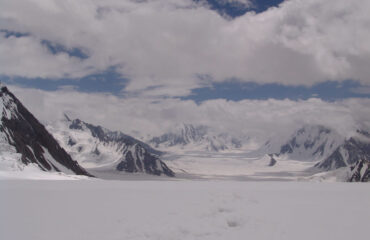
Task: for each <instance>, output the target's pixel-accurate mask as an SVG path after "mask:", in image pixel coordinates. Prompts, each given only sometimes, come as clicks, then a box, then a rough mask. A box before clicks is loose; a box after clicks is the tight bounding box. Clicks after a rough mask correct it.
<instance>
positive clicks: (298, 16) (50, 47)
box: [0, 0, 370, 135]
mask: <svg viewBox="0 0 370 240" xmlns="http://www.w3.org/2000/svg"><path fill="white" fill-rule="evenodd" d="M0 5H1V6H2V7H1V8H0V81H2V82H3V83H5V84H7V85H9V86H10V88H11V89H12V88H13V89H14V91H16V92H17V93H18V97H19V98H21V99H24V100H26V101H27V102H26V105H27V106H28V107H29V108H30V109H31V110H33V111H35V112H37V114H38V116H39V117H40V118H41V119H42V120H43V121H49V120H52V119H54V118H55V116H56V115H57V116H59V115H60V114H61V113H62V112H65V111H68V112H70V113H71V114H72V115H75V116H76V117H80V118H87V119H89V120H90V121H91V122H94V123H97V124H101V125H106V126H108V127H111V128H114V129H119V130H123V131H126V132H129V133H135V132H144V133H145V134H158V132H159V131H165V130H166V129H169V128H170V127H171V126H172V125H175V124H178V123H180V122H194V123H195V124H200V123H202V124H206V125H210V124H211V125H212V124H214V125H217V126H218V128H221V129H222V130H225V131H226V130H227V131H235V132H238V131H237V130H236V129H238V128H241V127H242V126H243V128H244V129H246V130H245V131H246V132H251V131H254V129H256V128H258V129H260V128H262V127H261V126H265V125H266V124H270V125H271V124H273V123H274V121H276V116H273V115H272V113H274V114H275V115H276V114H277V112H282V114H279V115H281V125H284V126H285V125H286V126H287V128H289V127H290V128H293V127H296V126H299V125H301V124H304V123H326V124H328V125H335V126H336V128H338V129H340V128H341V126H344V125H346V126H347V125H348V126H347V127H344V129H352V130H353V129H354V128H358V127H359V126H367V124H369V121H370V120H369V118H370V116H369V114H366V112H370V111H369V110H370V109H369V104H367V103H368V101H369V98H370V68H369V66H370V44H368V43H369V42H370V16H369V14H368V13H369V12H370V2H369V1H367V0H356V1H348V0H326V1H322V0H285V1H283V0H270V1H269V0H125V1H121V0H106V1H101V0H74V1H72V0H66V1H57V0H17V1H13V0H0ZM31 93H37V94H38V95H39V96H38V97H35V96H33V97H32V95H30V94H31ZM30 96H31V97H30ZM63 96H69V97H70V99H63ZM59 98H60V99H59ZM51 99H59V100H51ZM84 99H89V100H90V101H91V103H90V104H92V103H93V102H94V103H95V102H96V101H99V104H96V108H93V106H92V107H89V106H88V107H87V106H86V104H87V105H89V103H88V102H86V101H85V100H84ZM47 102H54V105H53V106H50V104H48V103H47ZM313 103H314V104H313ZM127 104H130V106H127ZM351 104H353V105H356V106H352V105H351ZM108 105H110V106H108ZM211 105H212V107H211V108H212V109H217V111H215V112H212V113H209V115H207V114H203V113H199V111H206V110H204V108H205V107H204V106H208V107H209V106H211ZM40 106H43V107H44V109H41V110H40ZM231 106H232V107H231ZM246 106H248V107H249V108H246ZM303 106H304V107H303ZM328 106H330V109H331V110H330V111H328V114H329V113H333V115H328V116H326V118H327V119H325V120H323V118H324V117H323V116H320V117H317V115H315V114H318V112H321V111H322V110H323V109H327V108H328ZM358 106H362V109H358ZM98 107H99V109H98ZM256 107H258V111H257V110H256ZM131 108H132V109H131ZM175 108H177V109H175ZM231 108H232V109H234V108H235V110H231ZM270 108H273V109H274V111H272V110H271V109H270ZM287 108H288V109H289V108H292V109H296V108H302V109H305V111H306V114H305V115H302V114H301V115H300V116H299V117H298V116H292V115H291V114H290V113H288V112H287V111H289V110H287ZM133 109H134V110H135V111H134V110H133ZM144 109H146V110H144ZM151 109H155V110H156V112H155V111H154V110H151ZM236 109H238V110H236ZM338 109H341V110H340V111H339V110H338ZM56 110H57V112H58V114H57V113H56V112H55V111H56ZM166 110H167V112H166ZM275 110H276V112H275ZM242 111H248V112H256V114H255V116H253V114H251V115H250V116H248V117H246V116H244V118H243V117H241V115H243V114H241V112H242ZM97 112H101V114H97ZM206 112H207V111H206ZM216 112H217V113H216ZM258 112H265V113H264V114H265V115H266V116H265V118H266V119H267V118H269V119H271V120H270V123H268V121H267V122H265V123H264V124H265V125H261V126H258V124H257V123H256V124H250V125H251V126H253V127H246V126H244V125H245V124H244V122H246V121H252V120H251V119H252V118H253V117H255V118H258V116H259V115H261V114H262V113H258ZM293 112H294V111H293ZM48 113H50V114H48ZM108 113H109V114H108ZM159 113H161V114H159ZM237 113H240V115H238V114H237ZM268 113H269V114H268ZM125 114H130V115H129V116H127V115H125ZM284 114H285V115H284ZM189 115H190V116H194V117H193V118H189V117H188V116H189ZM224 115H226V116H229V117H228V118H225V116H224ZM267 115H269V117H267ZM308 115H309V117H307V116H308ZM297 117H298V118H299V119H297ZM334 118H339V119H334ZM148 119H149V120H150V121H148ZM215 119H220V121H215ZM221 119H222V121H221ZM272 119H275V120H272ZM283 119H290V120H289V121H288V120H283ZM292 119H294V120H292ZM307 119H312V120H310V121H311V122H310V121H308V120H307ZM315 119H320V121H319V120H317V121H316V120H315ZM349 119H350V120H349ZM339 120H341V121H340V123H339V122H338V123H333V122H337V121H339ZM131 121H134V122H135V124H133V123H132V122H131ZM214 122H218V124H215V123H214ZM241 122H243V123H241ZM139 123H141V124H139ZM247 125H248V124H247ZM235 126H237V127H235ZM369 126H370V125H369ZM264 129H265V127H264ZM282 129H285V128H282ZM268 131H271V129H269V130H266V129H265V130H264V134H265V135H266V132H268ZM141 134H142V133H141Z"/></svg>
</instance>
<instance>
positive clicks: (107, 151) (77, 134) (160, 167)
mask: <svg viewBox="0 0 370 240" xmlns="http://www.w3.org/2000/svg"><path fill="white" fill-rule="evenodd" d="M48 128H49V130H50V131H51V132H52V133H53V134H54V136H55V137H56V138H57V139H58V140H59V141H60V143H61V144H62V145H63V146H64V147H65V148H66V149H67V151H68V152H69V153H70V154H71V155H72V156H73V157H74V158H75V159H76V160H77V161H78V162H79V163H80V164H81V165H83V166H85V167H86V168H100V169H106V170H108V171H125V172H129V173H135V172H142V173H148V174H153V175H161V174H164V175H166V176H174V173H173V171H172V170H171V169H170V168H168V167H167V165H166V164H165V163H164V162H163V161H161V160H160V157H159V156H160V155H161V152H160V151H157V150H155V149H153V148H152V147H150V146H149V145H148V144H146V143H143V142H141V141H139V140H137V139H135V138H133V137H131V136H128V135H126V134H123V133H122V132H118V131H110V130H108V129H106V128H103V127H101V126H95V125H92V124H89V123H86V122H84V121H81V120H80V119H74V120H71V119H69V118H68V117H67V116H66V119H65V120H64V121H62V122H60V123H59V124H58V125H57V126H49V127H48Z"/></svg>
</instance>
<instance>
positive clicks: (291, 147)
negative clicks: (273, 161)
mask: <svg viewBox="0 0 370 240" xmlns="http://www.w3.org/2000/svg"><path fill="white" fill-rule="evenodd" d="M343 141H344V137H343V136H341V135H340V134H339V133H337V132H336V131H335V130H333V129H330V128H328V127H325V126H321V125H305V126H303V127H302V128H300V129H298V130H296V131H295V132H294V133H293V134H292V135H291V137H290V139H289V140H288V141H287V142H286V143H285V144H283V145H282V146H281V147H280V151H279V155H287V156H289V158H290V159H295V160H304V161H317V160H320V159H324V158H325V157H327V156H328V155H330V154H331V153H332V152H333V151H334V150H335V149H336V148H337V147H338V146H339V145H340V144H342V143H343Z"/></svg>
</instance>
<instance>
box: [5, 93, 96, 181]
mask: <svg viewBox="0 0 370 240" xmlns="http://www.w3.org/2000/svg"><path fill="white" fill-rule="evenodd" d="M0 87H1V90H0V107H1V110H0V111H1V112H0V114H1V123H0V151H1V153H0V161H1V162H0V167H1V169H2V170H14V168H18V169H20V170H21V169H23V168H24V166H26V165H34V166H37V167H38V168H40V169H41V170H43V171H50V172H63V173H66V174H77V175H86V176H92V175H91V174H89V173H88V172H87V171H86V170H85V169H84V168H82V167H81V166H80V165H79V164H78V162H76V161H74V160H73V159H72V158H71V156H70V155H69V154H68V153H67V152H66V151H65V150H64V149H63V148H62V147H61V146H60V145H59V144H58V142H57V141H56V140H55V139H54V138H53V136H52V135H51V134H50V133H49V132H48V131H47V130H46V129H45V127H44V126H43V125H42V124H41V123H40V122H39V121H38V120H37V119H36V118H35V117H34V116H33V115H32V114H31V113H30V112H29V111H28V110H27V109H26V108H25V107H24V106H23V104H22V103H21V102H20V101H19V100H18V99H17V98H16V97H15V96H14V95H13V94H12V93H11V92H10V91H9V90H8V88H7V87H5V86H0ZM12 168H13V169H12Z"/></svg>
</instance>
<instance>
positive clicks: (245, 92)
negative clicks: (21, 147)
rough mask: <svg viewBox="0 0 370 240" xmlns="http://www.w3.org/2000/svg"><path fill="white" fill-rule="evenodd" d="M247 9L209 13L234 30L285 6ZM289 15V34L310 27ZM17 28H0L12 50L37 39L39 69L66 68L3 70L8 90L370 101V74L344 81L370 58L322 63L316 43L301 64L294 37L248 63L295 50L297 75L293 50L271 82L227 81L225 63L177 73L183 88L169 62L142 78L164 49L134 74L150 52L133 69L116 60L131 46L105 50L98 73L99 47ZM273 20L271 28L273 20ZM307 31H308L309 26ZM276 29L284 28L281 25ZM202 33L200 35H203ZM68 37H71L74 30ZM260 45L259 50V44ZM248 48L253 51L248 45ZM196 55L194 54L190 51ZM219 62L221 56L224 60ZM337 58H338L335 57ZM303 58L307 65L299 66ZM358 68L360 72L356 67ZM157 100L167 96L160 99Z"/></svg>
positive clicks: (275, 0)
mask: <svg viewBox="0 0 370 240" xmlns="http://www.w3.org/2000/svg"><path fill="white" fill-rule="evenodd" d="M194 1H195V2H202V1H198V0H194ZM158 2H160V1H158ZM245 2H246V1H224V0H222V1H221V0H208V4H209V5H208V6H209V7H210V9H211V10H212V11H216V12H218V13H219V14H220V15H221V16H223V17H225V16H226V15H227V16H228V17H229V18H228V19H227V20H225V23H223V22H222V21H223V20H220V19H216V18H215V20H214V21H215V22H220V23H221V24H225V26H227V25H228V24H229V23H227V22H228V21H229V22H233V21H234V22H236V21H239V20H237V19H239V18H240V19H241V18H242V17H244V15H245V14H246V13H248V12H251V11H253V12H256V13H257V15H256V17H253V16H252V17H250V16H249V17H246V20H248V21H250V20H252V21H250V22H253V18H254V19H259V18H258V15H260V14H263V13H264V12H266V11H268V9H269V8H271V7H279V4H281V3H282V2H283V1H282V0H271V1H268V0H261V1H257V0H254V1H252V2H250V3H247V4H245ZM313 2H314V1H313ZM135 4H146V3H135ZM184 4H185V3H184ZM297 6H299V5H298V3H297ZM303 7H306V6H303ZM303 7H302V9H303ZM308 7H311V6H310V5H308ZM150 8H153V9H156V8H158V6H157V5H153V6H150ZM285 8H286V9H287V10H285V12H287V13H285V12H284V11H283V10H281V12H282V13H284V14H286V15H287V17H286V19H287V20H286V23H285V22H284V24H286V25H287V26H288V27H289V28H286V29H287V30H289V31H291V29H293V30H294V31H296V29H295V27H296V26H295V25H296V24H298V23H299V24H301V23H300V22H301V21H302V22H303V23H304V24H307V23H305V21H306V20H305V19H303V20H302V19H299V17H300V14H299V13H297V16H296V15H295V13H294V12H293V13H291V12H289V11H293V10H289V8H288V7H285ZM148 9H149V8H148ZM292 9H295V8H292ZM297 9H299V7H297ZM113 11H114V9H113V8H112V7H108V6H107V7H105V8H101V9H100V10H99V11H98V10H97V12H98V13H100V14H102V16H100V17H101V18H104V17H106V16H105V15H104V14H112V12H113ZM302 12H306V11H305V10H304V9H303V10H302ZM204 13H205V14H207V11H206V10H204ZM180 14H183V12H180ZM202 14H203V12H202ZM0 16H1V15H0ZM73 17H74V15H73ZM155 17H156V16H155ZM202 17H203V16H202ZM209 17H211V16H208V18H209ZM325 17H326V16H324V19H325ZM265 18H266V17H265ZM265 18H261V19H262V20H263V21H265V20H264V19H265ZM19 19H22V18H21V17H20V18H19ZM153 19H154V17H153ZM201 19H203V18H201ZM205 19H207V16H205ZM233 19H234V20H233ZM266 19H267V18H266ZM292 19H293V20H292ZM19 21H20V22H19V24H18V25H14V26H13V25H12V24H13V23H11V22H10V23H11V24H9V27H7V25H6V24H2V25H1V26H0V29H1V30H0V33H1V34H2V35H3V40H4V41H7V42H8V43H9V42H10V43H11V42H12V41H17V39H18V40H19V41H22V40H24V39H32V40H36V41H38V44H39V45H38V46H36V47H37V49H38V50H40V49H41V50H42V51H43V52H42V54H44V55H47V56H46V58H45V60H43V61H44V64H40V66H41V65H47V64H48V62H50V59H52V58H53V56H55V57H57V61H62V62H61V63H60V65H58V64H59V63H56V66H55V68H56V69H57V71H61V72H60V73H56V74H55V75H56V76H53V72H51V73H50V72H49V71H51V70H49V69H52V67H54V66H52V67H50V68H48V66H45V70H43V71H45V72H46V73H43V74H41V73H40V74H38V73H37V71H36V70H37V69H35V68H33V69H32V68H31V69H30V70H29V71H27V72H26V73H25V74H23V75H20V76H19V75H17V71H15V72H16V73H15V74H14V73H13V72H12V73H8V72H9V71H10V70H9V69H10V68H11V67H14V64H13V66H11V67H10V68H9V67H4V69H5V70H4V71H3V72H1V71H0V80H1V81H2V82H5V83H8V84H14V85H19V86H22V87H27V88H38V89H42V90H58V89H74V90H77V91H81V92H92V93H96V92H104V93H111V94H113V95H116V96H126V97H127V96H130V93H132V92H145V91H146V90H148V89H149V90H155V89H157V88H158V86H160V87H159V88H163V91H166V87H167V84H168V86H169V87H168V91H172V89H173V88H174V86H175V87H177V88H184V89H186V91H185V93H183V92H181V90H176V91H179V92H180V93H179V94H176V93H174V94H173V95H171V97H174V98H178V99H183V100H187V99H191V100H194V101H196V102H202V101H206V100H210V99H227V100H235V101H239V100H243V99H269V98H275V99H286V98H288V99H292V100H297V99H308V98H312V97H315V98H321V99H323V100H328V101H333V100H337V99H345V98H353V97H356V98H369V97H370V89H369V88H370V87H369V83H368V81H369V78H367V76H366V75H365V74H366V71H367V68H366V67H363V68H362V69H361V71H363V72H364V73H365V74H364V73H359V74H358V75H357V73H356V72H357V71H356V68H354V69H350V70H349V71H348V72H349V73H344V74H342V69H345V67H346V66H347V65H348V63H347V62H344V61H342V60H343V58H346V57H347V56H348V62H349V63H350V61H354V62H355V61H356V62H355V63H356V66H357V65H358V66H362V65H363V66H365V65H366V63H367V62H366V61H365V62H363V63H361V62H360V63H359V62H358V61H361V59H366V57H368V56H366V55H365V57H364V56H359V57H356V58H355V59H354V60H353V59H352V55H353V53H351V54H349V55H348V54H347V53H343V54H342V53H341V52H340V51H341V50H340V49H339V50H338V49H333V50H332V51H333V54H331V53H329V54H328V56H327V57H326V56H324V57H322V58H321V57H320V58H318V57H317V56H321V55H319V54H321V52H320V51H323V50H322V46H321V45H319V46H316V42H314V41H315V40H313V42H312V43H311V45H312V48H313V51H316V50H317V49H318V50H317V51H318V52H317V54H316V53H315V52H314V53H313V54H312V56H310V59H308V60H307V59H303V58H302V56H304V57H306V56H308V55H309V54H311V52H310V51H308V52H305V50H304V49H297V48H296V46H295V44H297V43H298V44H301V43H302V40H301V39H298V41H296V42H292V43H290V42H289V41H290V38H286V39H285V36H283V37H284V39H283V40H282V42H283V44H285V45H284V46H279V48H276V49H275V48H274V47H275V45H276V44H275V43H273V44H271V43H268V44H270V45H266V46H267V47H261V49H260V52H261V54H259V53H258V52H257V53H256V55H252V57H250V58H251V59H252V62H253V58H255V59H256V62H257V63H256V66H262V65H263V64H264V63H265V62H264V61H269V59H271V57H269V56H267V57H265V56H264V54H266V51H268V50H266V49H269V48H271V49H272V51H271V52H273V51H277V52H278V54H280V52H281V51H286V49H288V47H289V48H290V47H291V48H292V49H293V50H294V51H296V52H295V53H294V54H295V55H292V56H293V58H292V59H293V60H292V63H293V64H295V62H297V63H299V64H301V63H300V62H302V64H301V65H297V66H292V67H291V69H289V67H290V64H292V63H289V62H287V63H286V64H285V65H284V63H283V62H284V57H285V55H287V56H290V54H292V53H291V52H290V51H291V50H290V49H289V51H288V52H286V53H285V52H284V54H283V55H282V58H281V59H282V60H281V61H280V63H279V64H278V67H277V69H274V66H273V67H270V65H271V63H270V64H269V63H266V67H264V68H265V69H264V70H263V71H267V72H269V71H271V74H270V75H271V76H270V75H269V74H267V75H268V76H267V75H266V74H265V73H264V72H262V73H261V71H260V70H258V71H257V70H256V73H252V74H251V75H249V72H248V71H244V70H243V68H236V69H235V72H238V71H239V72H241V73H240V74H239V73H238V74H239V76H226V75H227V74H223V72H222V71H218V69H217V68H218V67H222V65H225V63H227V60H225V62H222V61H220V63H219V64H220V65H219V66H216V65H215V66H214V68H213V69H212V67H210V68H209V69H211V70H205V71H206V72H205V73H199V69H201V70H202V68H197V67H192V68H191V69H190V70H189V71H188V72H186V74H183V75H181V74H180V73H179V79H180V80H178V81H179V83H177V82H174V83H173V81H174V80H172V79H177V75H176V71H175V70H174V71H173V72H175V73H173V72H172V71H169V73H168V74H167V73H165V74H162V73H161V72H158V70H157V69H156V68H158V69H166V68H171V67H167V66H168V65H170V64H171V61H168V62H163V66H161V65H160V64H157V65H158V66H159V67H158V66H157V65H155V66H154V67H153V69H154V70H153V71H151V70H148V72H145V73H144V74H142V72H143V71H146V69H152V66H151V64H152V63H153V62H156V59H160V58H161V57H162V51H166V50H165V49H161V52H160V54H157V52H156V49H154V50H152V49H149V51H148V56H149V54H150V53H154V54H157V55H153V56H152V58H151V59H154V61H153V60H152V61H151V62H149V63H145V64H143V66H142V67H139V68H138V69H136V66H137V65H138V64H137V63H139V64H140V63H141V61H146V59H145V56H146V53H144V54H143V55H142V56H144V58H143V57H142V56H141V59H139V62H135V61H137V59H138V58H137V57H136V56H134V58H133V59H134V61H132V63H130V61H131V60H132V59H128V60H127V59H125V60H122V61H121V60H120V59H117V57H118V58H119V56H122V57H125V55H126V53H127V52H125V51H127V49H129V50H130V47H131V46H129V47H128V48H125V50H124V51H123V52H122V53H120V54H121V55H118V54H117V56H114V47H113V48H112V49H113V50H112V49H108V50H111V51H113V53H112V55H107V56H104V54H105V50H102V53H100V56H102V57H101V58H104V59H107V60H106V61H107V62H108V63H104V64H102V66H100V59H101V58H98V57H95V56H94V54H96V53H97V52H99V50H100V47H99V46H96V48H92V47H91V46H88V44H90V43H88V42H86V46H85V45H84V42H76V43H77V44H70V42H73V39H69V38H68V39H66V40H64V42H63V41H60V42H59V39H58V36H60V35H59V34H57V33H55V34H54V33H53V34H49V33H45V32H44V31H40V29H39V28H38V27H34V26H35V25H32V24H31V25H29V24H27V23H26V22H23V23H22V21H23V20H19ZM45 21H47V20H45ZM122 21H124V20H122ZM182 21H183V20H182ZM258 21H261V20H258ZM258 21H257V22H258ZM271 21H272V22H273V20H271ZM292 21H293V22H292ZM14 22H16V20H14ZM180 23H182V22H180ZM36 24H38V23H36ZM58 24H59V23H58ZM191 24H193V23H190V25H189V26H190V29H191V26H192V25H191ZM267 24H270V23H268V22H267ZM292 24H293V25H292ZM291 25H292V26H293V27H294V28H293V27H292V26H291ZM118 26H119V25H118ZM143 26H144V27H145V25H141V27H143ZM189 26H188V27H189ZM212 26H213V25H212ZM235 26H238V27H239V26H240V25H237V24H235V25H234V27H235ZM303 26H304V27H306V26H305V25H303ZM82 27H83V26H82ZM213 27H214V26H213ZM246 27H247V28H248V25H246ZM299 27H301V26H299ZM309 27H310V26H309ZM71 28H73V25H71ZM138 28H139V27H138ZM276 28H279V25H278V26H277V27H276ZM82 29H83V28H82ZM86 29H87V30H86V31H88V29H89V28H86ZM179 29H182V28H181V27H179ZM184 29H186V28H184ZM200 29H201V30H202V28H200ZM204 29H206V28H204ZM230 29H232V28H230ZM298 29H299V28H298ZM258 30H259V27H258V26H256V28H255V32H256V33H257V32H258ZM308 30H310V28H308ZM37 31H38V32H37ZM55 31H57V30H55ZM279 31H280V30H279ZM148 32H150V31H148ZM66 33H68V31H67V32H66ZM80 33H81V30H80V29H77V30H76V33H75V34H80ZM252 33H253V31H252ZM134 34H136V32H134ZM148 34H150V33H148ZM169 34H171V33H169ZM284 34H285V33H284ZM288 34H292V33H290V32H289V33H288ZM294 34H296V33H294ZM303 34H306V32H302V35H303ZM92 36H93V35H92ZM139 36H143V35H139ZM144 36H147V37H148V38H150V37H151V36H150V35H144ZM185 36H186V37H187V36H189V35H185ZM233 36H234V37H235V36H237V35H233ZM272 36H273V35H272ZM99 37H101V39H98V40H97V41H96V42H104V38H106V39H107V40H109V38H111V37H114V36H112V35H108V34H107V35H106V36H104V35H103V36H101V35H100V36H99ZM193 37H194V45H195V43H196V42H197V41H198V39H197V36H193ZM208 37H209V36H208ZM229 37H230V46H233V43H232V41H233V38H232V36H229ZM299 37H300V36H299V35H298V38H299ZM302 37H303V39H305V38H306V36H302ZM329 37H331V36H329ZM81 39H83V40H85V39H86V38H85V37H84V36H82V37H81ZM241 39H242V38H241ZM313 39H314V38H313ZM137 40H139V41H141V40H142V39H137ZM182 40H183V39H181V38H180V39H179V42H181V41H182ZM134 41H135V39H134ZM207 41H209V39H207ZM253 41H255V40H253ZM253 41H252V42H253ZM263 41H264V40H263ZM121 42H122V41H121ZM144 42H145V41H144ZM287 42H288V43H287ZM253 43H254V42H253ZM335 43H336V42H335ZM257 44H259V43H258V42H257ZM286 44H292V46H288V47H287V46H286ZM325 44H326V43H325ZM164 46H166V45H164ZM200 46H201V48H200V49H204V47H207V45H200ZM220 46H222V45H220ZM241 46H242V45H241ZM246 46H248V44H247V45H246ZM262 46H265V45H263V44H262ZM109 47H111V46H109ZM142 47H143V48H145V47H146V46H145V45H143V46H142ZM154 47H156V45H154ZM365 47H366V45H365ZM118 48H119V46H117V51H118V50H119V49H118ZM220 48H221V47H220ZM220 48H219V49H216V50H217V51H220V52H221V51H222V49H221V50H220ZM195 49H199V48H195ZM344 49H345V47H344ZM138 50H139V51H140V50H141V49H140V48H139V49H135V50H133V51H138ZM190 50H191V51H193V50H192V49H190ZM240 51H244V49H241V50H240ZM356 51H357V50H356ZM222 53H223V54H225V56H228V51H227V50H225V51H223V52H222ZM236 53H237V50H236ZM302 53H303V54H302ZM42 54H40V55H42ZM166 54H167V53H166ZM180 54H183V55H184V59H186V58H187V56H186V54H187V52H186V51H185V52H184V53H180ZM207 54H208V53H207ZM341 54H342V55H341ZM346 54H347V55H346ZM19 56H21V55H15V56H14V58H15V60H14V59H13V60H14V62H15V63H18V62H22V60H21V59H16V58H20V57H19ZM36 56H37V55H36ZM219 56H222V54H221V55H219ZM259 56H263V57H261V58H262V59H261V60H259ZM337 56H339V57H338V58H336V57H337ZM37 57H38V56H37ZM94 57H95V59H94ZM169 57H172V56H171V55H169ZM277 58H278V57H277ZM294 58H297V61H295V60H294ZM301 58H302V59H303V60H301ZM91 59H94V62H92V60H91ZM148 59H149V58H148ZM194 59H195V60H197V59H198V57H197V56H194ZM231 59H233V58H231ZM237 59H245V57H244V56H240V58H237ZM5 60H6V59H5ZM90 60H91V62H90ZM176 60H177V59H176ZM57 61H56V62H57ZM148 61H149V60H148ZM258 61H259V62H258ZM312 61H317V62H315V63H314V64H312V66H311V65H310V64H311V63H312ZM235 63H237V62H232V63H230V66H229V68H230V69H229V68H227V69H225V72H229V75H231V74H233V71H234V68H233V65H237V64H235ZM322 63H324V64H328V66H329V67H332V66H333V65H335V66H334V69H333V70H331V69H329V70H327V68H326V67H325V66H322V68H323V69H319V70H316V69H317V68H320V67H321V66H319V65H320V64H322ZM130 64H131V67H130ZM182 64H183V62H179V63H178V64H176V65H177V66H181V65H182ZM305 64H307V69H308V70H307V72H302V76H303V77H302V78H303V79H298V78H297V81H296V82H295V80H294V77H292V79H288V80H286V79H285V77H286V76H290V75H289V74H288V75H287V74H285V73H284V72H289V71H292V72H294V71H296V72H297V73H298V74H297V73H295V74H293V76H299V73H300V72H299V70H296V69H300V68H302V69H304V71H306V69H305V66H306V65H305ZM28 65H29V64H26V67H28ZM252 65H253V64H252ZM280 65H281V66H280ZM342 65H343V67H342ZM353 65H354V66H355V64H353ZM58 66H60V67H58ZM127 66H128V67H127ZM205 66H206V67H205V69H206V68H207V67H209V64H205ZM246 66H249V65H246ZM318 66H319V67H318ZM64 67H65V68H66V70H65V71H64V72H63V68H64ZM183 67H185V68H187V66H183ZM21 68H22V66H20V69H21ZM193 68H195V69H196V70H193ZM280 68H281V69H280ZM311 68H312V69H314V71H313V72H312V77H311V72H310V71H311V70H309V69H311ZM68 69H71V70H70V72H68ZM127 69H129V71H132V72H130V73H129V71H128V70H127ZM132 69H134V70H132ZM143 69H144V70H143ZM251 69H252V72H253V70H254V67H251ZM287 69H288V70H287ZM8 70H9V71H8ZM213 70H215V73H212V72H211V73H209V72H208V71H213ZM326 70H327V72H326ZM166 71H167V70H166ZM196 71H198V72H196ZM273 71H276V72H277V75H276V81H275V79H274V77H275V76H274V74H275V73H274V72H273ZM315 71H316V72H315ZM177 72H182V68H181V67H179V69H178V70H177ZM323 72H324V73H323ZM359 72H360V71H359ZM126 73H127V74H126ZM280 73H281V76H280V75H279V74H280ZM197 74H210V75H211V76H213V77H211V80H210V81H205V82H201V81H199V79H196V77H194V78H195V79H191V80H188V79H189V76H196V75H197ZM238 74H236V75H238ZM320 74H321V75H320ZM38 75H40V76H38ZM180 75H181V76H180ZM336 75H338V77H333V76H336ZM364 75H365V76H364ZM48 76H51V77H48ZM259 78H261V79H259ZM311 78H312V79H313V80H312V82H308V83H307V81H311V80H310V79H311ZM137 79H138V80H137ZM142 79H144V80H145V81H148V82H143V83H140V81H144V80H142ZM147 79H149V80H147ZM162 79H165V80H162ZM182 79H184V80H182ZM230 79H232V80H230ZM305 79H308V80H306V81H305ZM157 81H158V82H157ZM166 81H167V82H166ZM180 81H182V82H180ZM136 83H138V84H136ZM182 84H183V85H184V87H182ZM159 96H161V95H160V94H159ZM157 97H158V96H157ZM166 97H168V96H166Z"/></svg>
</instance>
